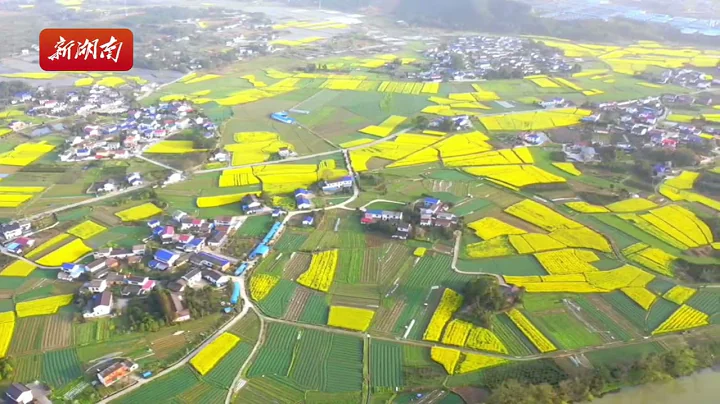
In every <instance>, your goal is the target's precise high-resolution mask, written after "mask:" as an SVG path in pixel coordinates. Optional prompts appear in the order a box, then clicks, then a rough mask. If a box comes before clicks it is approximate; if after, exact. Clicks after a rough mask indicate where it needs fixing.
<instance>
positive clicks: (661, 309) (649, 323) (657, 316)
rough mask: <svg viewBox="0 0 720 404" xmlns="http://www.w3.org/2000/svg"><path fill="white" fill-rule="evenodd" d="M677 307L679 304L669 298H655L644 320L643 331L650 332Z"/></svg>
mask: <svg viewBox="0 0 720 404" xmlns="http://www.w3.org/2000/svg"><path fill="white" fill-rule="evenodd" d="M679 307H680V306H678V305H677V304H675V303H673V302H671V301H669V300H665V299H662V298H658V299H657V300H655V303H654V304H653V305H652V307H650V311H649V312H648V315H647V319H646V320H645V331H647V332H648V333H650V332H652V331H653V330H655V329H656V328H658V327H659V326H660V324H662V323H663V322H664V321H665V320H667V319H668V317H670V315H672V314H673V313H674V312H675V310H677V309H678V308H679Z"/></svg>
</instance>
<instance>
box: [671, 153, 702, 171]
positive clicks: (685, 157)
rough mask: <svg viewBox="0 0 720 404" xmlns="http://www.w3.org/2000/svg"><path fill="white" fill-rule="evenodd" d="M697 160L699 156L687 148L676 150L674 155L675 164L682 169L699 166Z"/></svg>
mask: <svg viewBox="0 0 720 404" xmlns="http://www.w3.org/2000/svg"><path fill="white" fill-rule="evenodd" d="M697 160H698V157H697V154H695V152H694V151H692V150H690V149H687V148H681V149H677V150H675V153H673V154H672V162H673V164H675V165H676V166H680V167H685V166H694V165H695V164H697Z"/></svg>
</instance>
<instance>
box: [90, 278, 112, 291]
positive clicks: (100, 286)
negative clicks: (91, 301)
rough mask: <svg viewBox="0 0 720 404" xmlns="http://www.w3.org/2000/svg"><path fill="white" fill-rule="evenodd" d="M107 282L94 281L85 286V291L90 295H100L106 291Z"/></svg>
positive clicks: (102, 280) (103, 280) (101, 280)
mask: <svg viewBox="0 0 720 404" xmlns="http://www.w3.org/2000/svg"><path fill="white" fill-rule="evenodd" d="M107 286H108V285H107V281H106V280H105V279H95V280H92V281H90V282H88V284H87V289H88V291H89V292H91V293H102V292H104V291H105V289H107Z"/></svg>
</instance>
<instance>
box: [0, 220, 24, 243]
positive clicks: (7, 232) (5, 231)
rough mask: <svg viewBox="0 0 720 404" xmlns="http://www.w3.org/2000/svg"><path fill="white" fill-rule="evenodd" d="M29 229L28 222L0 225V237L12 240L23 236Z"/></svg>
mask: <svg viewBox="0 0 720 404" xmlns="http://www.w3.org/2000/svg"><path fill="white" fill-rule="evenodd" d="M30 227H31V224H30V222H13V223H7V224H3V225H0V235H2V237H3V238H4V239H5V240H8V241H9V240H13V239H15V238H18V237H20V236H22V235H23V233H24V232H26V231H29V230H30Z"/></svg>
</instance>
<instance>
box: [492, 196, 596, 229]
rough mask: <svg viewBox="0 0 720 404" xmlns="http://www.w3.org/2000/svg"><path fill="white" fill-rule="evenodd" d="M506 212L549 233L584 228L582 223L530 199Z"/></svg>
mask: <svg viewBox="0 0 720 404" xmlns="http://www.w3.org/2000/svg"><path fill="white" fill-rule="evenodd" d="M505 212H506V213H508V214H510V215H513V216H515V217H518V218H520V219H522V220H524V221H526V222H528V223H531V224H534V225H536V226H538V227H540V228H542V229H545V230H548V231H553V230H560V229H578V228H581V227H584V226H583V225H581V224H580V223H578V222H575V221H573V220H570V219H568V218H566V217H565V216H563V215H561V214H559V213H557V212H555V211H554V210H552V209H550V208H548V207H547V206H545V205H541V204H540V203H538V202H535V201H533V200H530V199H525V200H523V201H520V202H518V203H516V204H514V205H512V206H510V207H508V208H506V209H505Z"/></svg>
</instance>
